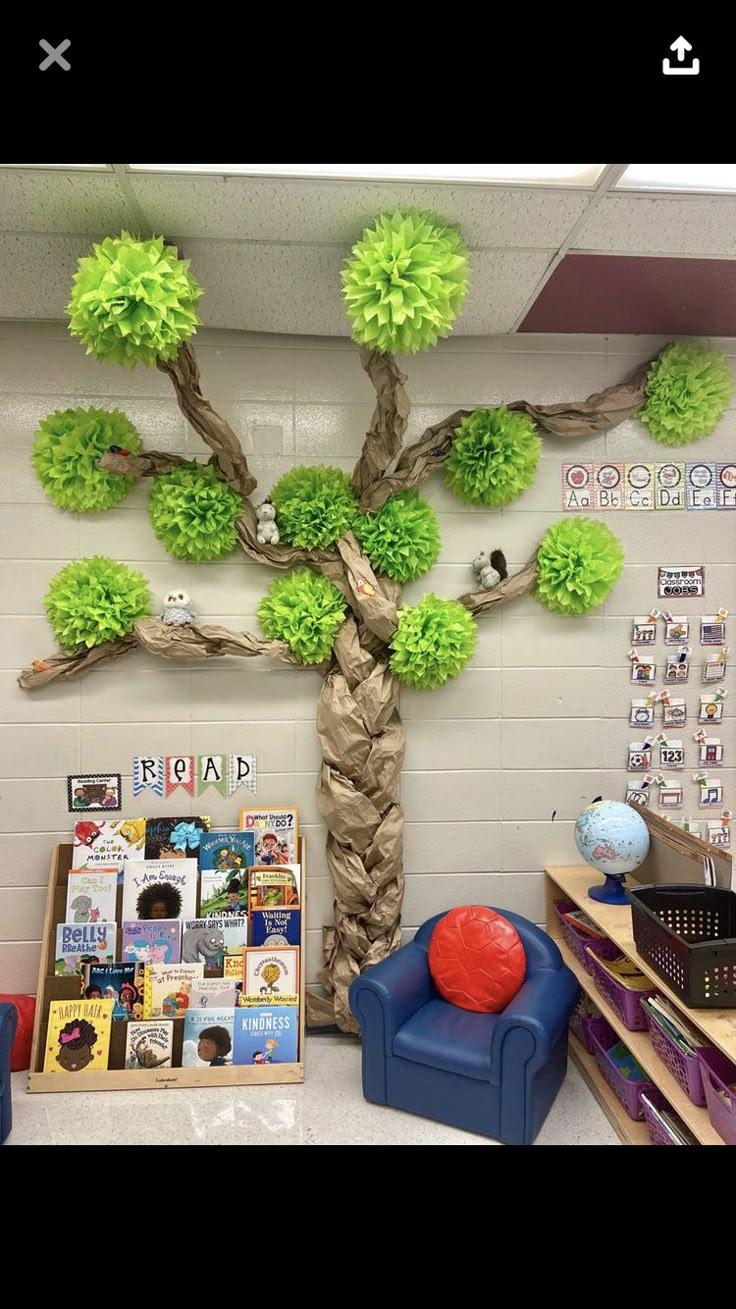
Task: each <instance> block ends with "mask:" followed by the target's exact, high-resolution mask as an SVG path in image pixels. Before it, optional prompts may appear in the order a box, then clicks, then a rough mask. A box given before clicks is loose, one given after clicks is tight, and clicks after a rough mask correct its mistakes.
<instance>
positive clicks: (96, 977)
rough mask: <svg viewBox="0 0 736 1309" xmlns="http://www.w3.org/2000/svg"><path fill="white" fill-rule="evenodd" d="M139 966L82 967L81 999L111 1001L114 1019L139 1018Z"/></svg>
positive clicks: (117, 964)
mask: <svg viewBox="0 0 736 1309" xmlns="http://www.w3.org/2000/svg"><path fill="white" fill-rule="evenodd" d="M142 982H143V966H142V965H140V964H122V963H112V964H83V965H82V978H81V992H82V996H83V997H84V999H85V1000H112V1004H113V1008H112V1016H113V1019H114V1020H116V1021H117V1020H119V1019H128V1018H135V1017H139V1018H140V1017H141V1012H140V1007H141V1004H142V1001H143V996H142V994H141V984H142Z"/></svg>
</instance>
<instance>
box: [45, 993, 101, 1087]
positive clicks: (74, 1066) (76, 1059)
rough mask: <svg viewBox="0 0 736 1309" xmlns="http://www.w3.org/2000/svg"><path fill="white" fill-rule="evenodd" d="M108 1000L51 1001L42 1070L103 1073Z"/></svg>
mask: <svg viewBox="0 0 736 1309" xmlns="http://www.w3.org/2000/svg"><path fill="white" fill-rule="evenodd" d="M112 1009H113V1001H112V1000H52V1001H51V1003H50V1004H49V1026H48V1032H47V1034H46V1049H45V1053H44V1060H43V1071H44V1072H45V1073H97V1072H105V1071H106V1069H107V1060H108V1055H109V1053H110V1031H111V1028H112Z"/></svg>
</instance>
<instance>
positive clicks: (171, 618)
mask: <svg viewBox="0 0 736 1309" xmlns="http://www.w3.org/2000/svg"><path fill="white" fill-rule="evenodd" d="M196 617H197V615H196V614H195V612H194V610H193V609H192V602H191V600H190V599H189V596H188V595H187V593H186V591H169V592H168V593H167V594H166V596H165V597H164V612H163V613H162V615H161V622H162V623H168V624H169V626H170V627H185V626H186V624H187V623H193V622H194V619H195V618H196Z"/></svg>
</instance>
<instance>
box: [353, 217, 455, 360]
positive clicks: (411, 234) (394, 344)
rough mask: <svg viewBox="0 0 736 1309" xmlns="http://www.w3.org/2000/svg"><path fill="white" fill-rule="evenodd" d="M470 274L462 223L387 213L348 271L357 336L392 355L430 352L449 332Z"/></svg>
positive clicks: (361, 243)
mask: <svg viewBox="0 0 736 1309" xmlns="http://www.w3.org/2000/svg"><path fill="white" fill-rule="evenodd" d="M468 273H469V263H468V252H467V250H466V248H465V245H464V244H463V241H462V238H461V236H460V233H459V231H458V229H457V228H456V227H452V226H450V225H448V224H446V223H444V222H443V221H442V219H441V218H436V217H435V216H434V215H433V214H424V213H417V212H416V210H414V209H410V210H407V211H406V212H402V211H401V210H400V209H397V210H396V211H395V212H394V213H392V214H380V215H379V217H378V218H377V219H376V221H375V223H374V225H373V226H372V227H367V228H366V229H365V231H364V232H363V235H362V237H361V239H360V241H358V243H357V245H354V246H353V249H352V253H351V255H350V258H349V259H348V261H347V263H346V265H345V268H344V269H343V271H342V284H343V285H342V294H343V299H344V301H345V305H346V308H347V313H348V317H349V318H352V320H353V339H354V340H356V341H359V342H360V343H361V345H367V346H370V347H371V348H372V349H374V350H380V351H382V352H383V353H384V354H386V353H388V352H389V351H396V352H397V353H399V354H414V353H415V351H417V350H428V349H429V348H430V346H433V345H436V343H437V339H438V337H440V336H447V335H448V334H449V332H450V328H451V327H452V324H453V320H454V319H455V318H456V317H457V315H458V313H459V311H460V306H461V305H462V302H463V300H464V299H465V295H466V293H467V290H468Z"/></svg>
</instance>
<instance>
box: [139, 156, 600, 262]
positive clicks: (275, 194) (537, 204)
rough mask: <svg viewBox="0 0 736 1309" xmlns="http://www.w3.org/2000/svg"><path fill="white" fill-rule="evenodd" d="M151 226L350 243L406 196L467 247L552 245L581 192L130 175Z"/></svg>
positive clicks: (187, 232)
mask: <svg viewBox="0 0 736 1309" xmlns="http://www.w3.org/2000/svg"><path fill="white" fill-rule="evenodd" d="M130 183H131V186H132V187H133V190H134V193H135V195H136V196H137V198H138V200H139V203H140V205H141V207H142V209H143V211H144V213H145V214H146V217H147V218H148V220H149V222H150V223H151V224H152V225H153V228H154V229H155V230H156V231H163V232H164V233H165V234H166V235H167V236H168V237H169V238H170V239H174V238H175V237H221V238H223V239H227V240H253V241H307V242H310V241H314V242H334V243H347V244H352V243H353V242H354V241H356V240H357V239H358V237H359V236H360V233H361V232H362V230H363V228H364V227H365V226H366V225H367V224H368V223H369V222H370V221H371V220H372V219H373V218H374V217H375V216H376V214H378V213H380V211H381V209H384V208H393V207H395V206H397V205H401V206H402V207H406V206H410V205H413V206H415V207H416V208H418V209H430V210H432V211H434V212H436V213H439V214H441V215H442V216H443V217H444V218H447V219H449V220H451V221H453V222H457V223H459V224H460V226H461V228H462V232H463V236H464V238H465V240H466V242H467V243H468V245H470V246H503V247H508V246H517V247H518V246H531V247H543V248H547V247H550V246H558V245H560V244H561V242H562V241H563V240H564V239H565V237H566V236H567V234H568V232H569V230H570V228H571V227H572V225H573V223H575V222H576V221H577V219H578V218H579V217H580V215H581V214H582V212H583V210H584V209H585V206H586V205H587V204H588V203H589V200H590V197H589V196H587V195H579V194H574V193H571V192H569V191H552V190H544V191H540V190H539V188H536V189H533V190H532V189H524V188H520V187H518V188H514V187H510V188H503V187H485V186H457V187H455V186H411V185H400V184H392V183H383V182H374V183H339V182H320V183H314V182H304V181H297V180H291V181H278V180H268V181H263V180H260V179H258V180H254V179H252V178H228V179H227V180H226V179H224V178H216V177H165V176H141V175H134V174H131V176H130Z"/></svg>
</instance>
